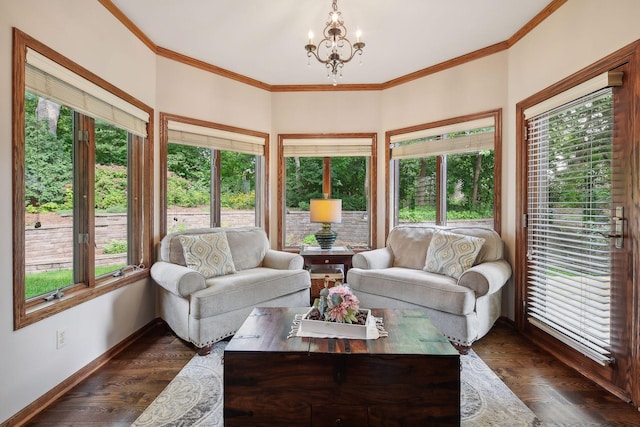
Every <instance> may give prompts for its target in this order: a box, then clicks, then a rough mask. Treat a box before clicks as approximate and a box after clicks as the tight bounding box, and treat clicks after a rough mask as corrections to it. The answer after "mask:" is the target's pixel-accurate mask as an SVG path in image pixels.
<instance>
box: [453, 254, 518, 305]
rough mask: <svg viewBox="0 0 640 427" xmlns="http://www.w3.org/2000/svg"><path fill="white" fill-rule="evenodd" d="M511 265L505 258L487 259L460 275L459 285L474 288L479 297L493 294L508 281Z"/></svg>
mask: <svg viewBox="0 0 640 427" xmlns="http://www.w3.org/2000/svg"><path fill="white" fill-rule="evenodd" d="M509 277H511V266H510V265H509V263H508V262H507V261H505V260H498V261H487V262H483V263H482V264H478V265H474V266H473V267H471V268H470V269H468V270H467V271H465V272H464V273H462V276H460V279H458V285H460V286H465V287H467V288H469V289H473V290H474V291H475V293H476V296H477V297H480V296H483V295H487V294H492V293H494V292H496V291H498V290H499V289H500V288H501V287H503V286H504V284H505V283H507V280H509Z"/></svg>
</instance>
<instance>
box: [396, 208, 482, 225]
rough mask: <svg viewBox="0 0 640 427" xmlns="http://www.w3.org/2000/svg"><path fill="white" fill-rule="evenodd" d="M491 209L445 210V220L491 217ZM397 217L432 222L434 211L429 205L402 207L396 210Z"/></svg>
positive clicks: (404, 220) (405, 219)
mask: <svg viewBox="0 0 640 427" xmlns="http://www.w3.org/2000/svg"><path fill="white" fill-rule="evenodd" d="M492 217H493V210H492V209H486V208H480V209H474V210H456V209H449V210H447V220H449V221H454V220H465V219H485V218H492ZM398 218H399V219H400V221H402V222H434V221H435V220H436V211H435V209H433V208H430V207H415V208H408V207H407V208H402V209H400V211H399V212H398Z"/></svg>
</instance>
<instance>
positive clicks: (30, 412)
mask: <svg viewBox="0 0 640 427" xmlns="http://www.w3.org/2000/svg"><path fill="white" fill-rule="evenodd" d="M162 324H163V321H162V320H161V319H160V318H156V319H153V320H152V321H151V322H149V323H147V324H146V325H145V326H143V327H142V328H140V329H138V330H137V331H136V332H134V333H133V334H131V335H129V336H128V337H127V338H125V339H124V340H122V341H120V342H119V343H118V344H116V345H114V346H113V347H111V348H110V349H109V350H108V351H107V352H106V353H103V354H102V355H100V356H99V357H97V358H96V359H94V360H93V361H91V362H90V363H89V364H87V365H85V366H84V367H83V368H81V369H80V370H78V371H77V372H76V373H75V374H73V375H71V376H70V377H69V378H67V379H66V380H64V381H62V382H61V383H60V384H58V385H57V386H55V387H54V388H52V389H51V390H49V391H48V392H47V393H45V394H43V395H42V396H40V397H39V398H38V399H36V400H34V401H33V402H32V403H30V404H29V405H27V406H26V407H24V408H23V409H22V410H21V411H19V412H17V413H16V414H14V415H13V416H11V417H10V418H8V419H7V420H6V421H4V422H3V423H2V424H0V427H9V426H22V425H24V424H26V423H27V422H28V421H30V420H31V419H33V418H34V417H35V416H36V415H38V414H39V413H40V412H42V411H44V410H45V409H46V408H47V407H48V406H49V405H51V404H52V403H53V402H55V401H56V400H57V399H58V398H59V397H61V396H63V395H64V394H65V393H67V392H68V391H69V390H71V389H72V388H73V387H75V386H76V385H78V384H79V383H80V382H81V381H83V380H85V379H87V378H88V377H89V376H90V375H91V374H93V373H94V372H95V371H97V370H98V369H100V367H102V366H103V365H104V364H105V363H107V362H108V361H110V360H111V359H113V358H114V357H115V356H117V355H118V354H120V352H122V350H124V349H125V348H127V347H128V346H130V345H131V344H132V343H134V342H135V341H136V340H138V339H139V338H140V337H142V336H144V335H145V334H147V333H148V332H149V331H152V330H153V329H155V328H157V327H160V326H161V325H162Z"/></svg>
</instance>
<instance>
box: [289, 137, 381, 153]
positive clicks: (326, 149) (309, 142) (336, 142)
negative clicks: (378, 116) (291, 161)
mask: <svg viewBox="0 0 640 427" xmlns="http://www.w3.org/2000/svg"><path fill="white" fill-rule="evenodd" d="M372 146H373V141H372V139H371V138H300V139H296V138H290V139H283V140H282V147H283V152H284V156H285V157H367V156H371V147H372Z"/></svg>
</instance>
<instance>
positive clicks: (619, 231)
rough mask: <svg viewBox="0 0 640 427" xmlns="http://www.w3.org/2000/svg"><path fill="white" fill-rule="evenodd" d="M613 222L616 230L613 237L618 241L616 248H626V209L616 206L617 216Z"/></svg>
mask: <svg viewBox="0 0 640 427" xmlns="http://www.w3.org/2000/svg"><path fill="white" fill-rule="evenodd" d="M611 220H612V221H613V229H614V233H613V234H614V235H613V236H611V237H614V238H615V239H616V248H618V249H622V248H623V247H624V230H623V225H624V221H625V219H624V208H623V207H622V206H616V216H614V217H613V218H611Z"/></svg>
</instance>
